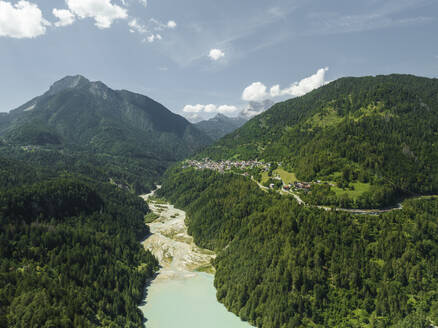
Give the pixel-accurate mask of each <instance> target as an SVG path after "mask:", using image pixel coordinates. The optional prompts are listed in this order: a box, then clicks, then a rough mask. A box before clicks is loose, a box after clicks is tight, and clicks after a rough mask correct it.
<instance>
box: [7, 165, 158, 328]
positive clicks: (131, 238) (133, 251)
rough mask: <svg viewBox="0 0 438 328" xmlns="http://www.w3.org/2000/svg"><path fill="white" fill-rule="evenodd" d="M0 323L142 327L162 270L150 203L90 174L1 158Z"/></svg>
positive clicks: (32, 325)
mask: <svg viewBox="0 0 438 328" xmlns="http://www.w3.org/2000/svg"><path fill="white" fill-rule="evenodd" d="M0 161H1V168H0V186H1V187H0V327H5V328H6V327H101V326H105V327H139V326H141V324H142V321H143V316H142V314H141V312H140V310H139V309H138V304H139V302H140V301H141V299H142V295H143V291H144V286H145V283H146V280H147V279H148V278H151V277H152V275H153V274H154V273H155V271H156V270H157V269H158V263H157V261H156V259H155V258H154V257H153V256H152V255H151V254H150V253H149V252H147V251H145V250H144V249H143V247H142V246H141V244H140V243H139V240H140V239H141V238H143V237H144V236H146V234H147V233H148V230H147V227H146V226H145V224H144V216H145V214H146V213H147V212H148V208H147V205H146V204H145V203H144V202H143V201H142V200H141V199H140V198H138V197H137V196H135V195H134V194H132V193H129V192H126V191H123V190H121V189H120V188H117V187H116V186H112V185H110V184H108V183H101V182H98V181H96V180H93V179H91V178H86V177H77V176H74V175H72V174H68V173H65V174H64V176H63V177H60V176H56V171H55V172H54V171H52V170H51V169H50V168H42V167H38V166H35V165H29V164H27V163H24V162H21V161H15V160H11V159H1V160H0Z"/></svg>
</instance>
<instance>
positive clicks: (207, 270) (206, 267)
mask: <svg viewBox="0 0 438 328" xmlns="http://www.w3.org/2000/svg"><path fill="white" fill-rule="evenodd" d="M195 271H197V272H205V273H210V274H214V273H215V272H216V270H215V269H214V267H213V266H212V265H211V264H204V265H201V266H200V267H197V268H196V269H195Z"/></svg>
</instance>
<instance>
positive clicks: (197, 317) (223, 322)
mask: <svg viewBox="0 0 438 328" xmlns="http://www.w3.org/2000/svg"><path fill="white" fill-rule="evenodd" d="M145 302H146V304H144V305H142V306H141V307H140V309H141V310H142V311H143V313H144V316H145V317H146V318H147V321H146V328H175V327H178V328H202V327H209V328H224V327H226V328H249V327H252V326H251V325H249V324H248V323H246V322H243V321H241V320H240V318H239V317H237V316H236V315H234V314H233V313H231V312H228V311H227V310H226V308H225V307H224V306H223V305H222V304H221V303H219V302H218V301H217V300H216V289H215V288H214V286H213V275H210V274H206V273H198V272H194V273H193V277H189V278H182V279H169V280H156V281H153V282H152V284H151V285H150V286H149V287H148V295H147V297H146V301H145Z"/></svg>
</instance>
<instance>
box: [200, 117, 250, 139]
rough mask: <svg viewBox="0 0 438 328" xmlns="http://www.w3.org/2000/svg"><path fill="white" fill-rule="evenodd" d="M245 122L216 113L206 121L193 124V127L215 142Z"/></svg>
mask: <svg viewBox="0 0 438 328" xmlns="http://www.w3.org/2000/svg"><path fill="white" fill-rule="evenodd" d="M246 121H247V119H246V118H245V117H242V116H237V117H229V116H226V115H224V114H221V113H218V114H216V116H214V117H212V118H210V119H208V120H204V121H200V122H197V123H195V126H196V127H197V128H198V129H199V130H201V131H203V132H204V133H205V134H207V135H208V136H209V137H210V138H212V139H213V140H217V139H219V138H221V137H223V136H225V135H226V134H228V133H231V132H233V131H234V130H236V129H237V128H239V127H241V126H242V125H243V124H245V122H246Z"/></svg>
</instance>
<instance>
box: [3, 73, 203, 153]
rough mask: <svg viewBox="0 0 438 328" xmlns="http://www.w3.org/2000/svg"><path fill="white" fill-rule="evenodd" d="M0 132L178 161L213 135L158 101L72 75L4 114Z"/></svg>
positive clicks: (23, 139)
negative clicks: (209, 134) (203, 131)
mask: <svg viewBox="0 0 438 328" xmlns="http://www.w3.org/2000/svg"><path fill="white" fill-rule="evenodd" d="M0 135H1V136H3V137H4V138H5V139H6V140H9V141H11V142H13V143H19V144H36V145H44V144H53V145H60V144H62V145H65V146H76V147H80V148H85V149H92V150H93V151H97V152H109V153H112V154H129V155H130V156H136V157H151V158H156V159H163V160H169V161H174V160H178V159H181V158H184V157H185V156H187V155H188V154H191V153H193V152H194V151H196V150H199V149H200V148H201V147H203V146H205V145H207V144H208V143H210V142H211V139H210V138H209V137H208V136H206V135H205V134H204V133H202V132H200V131H199V130H198V129H196V128H195V127H194V126H193V125H192V124H191V123H190V122H188V121H187V120H186V119H184V118H183V117H181V116H179V115H176V114H174V113H172V112H171V111H169V110H168V109H167V108H165V107H164V106H163V105H161V104H159V103H157V102H156V101H154V100H152V99H150V98H148V97H146V96H143V95H140V94H136V93H132V92H129V91H126V90H112V89H110V88H109V87H107V86H106V85H105V84H103V83H102V82H90V81H89V80H87V79H86V78H84V77H83V76H80V75H77V76H67V77H65V78H63V79H61V80H59V81H57V82H55V83H54V84H53V85H52V86H51V87H50V89H49V90H48V91H47V92H46V93H44V94H43V95H42V96H39V97H36V98H34V99H32V100H30V101H28V102H26V103H25V104H24V105H22V106H20V107H18V108H17V109H15V110H12V111H11V112H10V113H9V114H8V115H3V116H2V118H1V123H0Z"/></svg>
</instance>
